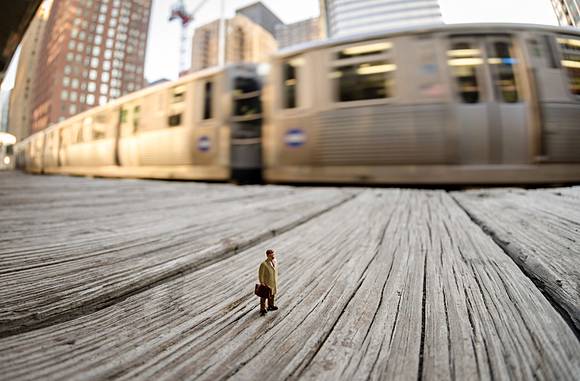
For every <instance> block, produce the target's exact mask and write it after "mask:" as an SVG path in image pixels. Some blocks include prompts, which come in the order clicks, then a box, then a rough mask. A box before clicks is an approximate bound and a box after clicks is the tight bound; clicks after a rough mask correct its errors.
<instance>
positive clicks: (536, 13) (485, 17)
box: [2, 0, 558, 89]
mask: <svg viewBox="0 0 580 381" xmlns="http://www.w3.org/2000/svg"><path fill="white" fill-rule="evenodd" d="M201 1H202V0H185V4H186V8H187V9H188V10H189V11H191V10H193V9H194V8H195V7H196V6H197V5H198V4H200V3H201ZM256 1H257V0H224V2H225V12H224V13H225V16H226V17H231V16H232V15H233V14H234V12H235V10H236V9H238V8H241V7H243V6H245V5H248V4H252V3H254V2H256ZM175 2H176V0H153V9H152V12H151V20H150V25H149V37H148V43H147V52H146V57H145V77H146V79H147V80H148V81H150V82H153V81H155V80H158V79H161V78H167V79H175V78H177V76H178V72H179V46H180V35H181V26H180V25H179V23H178V22H177V21H173V22H169V21H168V16H169V13H170V10H171V5H172V4H174V3H175ZM262 2H263V3H264V4H265V5H266V6H267V7H269V8H270V9H271V10H272V11H273V12H274V13H275V14H276V15H278V17H279V18H280V19H281V20H282V21H284V22H286V23H290V22H295V21H299V20H303V19H307V18H310V17H315V16H318V15H319V12H320V8H319V1H318V0H262ZM220 3H221V0H206V1H205V4H204V5H203V6H202V7H201V8H200V9H199V11H198V12H197V14H196V15H195V19H194V21H193V22H192V23H191V24H190V26H189V28H188V44H187V61H186V62H187V64H188V65H189V62H190V60H191V57H190V51H191V50H190V49H191V36H192V35H193V32H194V29H195V27H196V26H199V25H203V24H206V23H208V22H210V21H213V20H215V19H217V18H219V17H220ZM439 4H440V6H441V12H442V13H443V21H444V22H446V23H462V22H523V23H536V24H548V25H557V24H558V21H557V19H556V16H555V14H554V10H553V8H552V5H551V3H550V0H439ZM14 61H15V60H13V62H12V64H11V67H10V69H9V72H8V73H7V78H6V80H5V81H4V82H3V84H2V88H3V89H9V88H11V87H12V85H13V80H14V75H15V66H16V65H15V64H14Z"/></svg>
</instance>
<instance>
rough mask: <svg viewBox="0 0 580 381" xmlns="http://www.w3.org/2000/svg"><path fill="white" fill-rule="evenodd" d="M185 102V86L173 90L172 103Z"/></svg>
mask: <svg viewBox="0 0 580 381" xmlns="http://www.w3.org/2000/svg"><path fill="white" fill-rule="evenodd" d="M184 100H185V86H178V87H175V88H174V89H173V96H172V98H171V103H180V102H183V101H184Z"/></svg>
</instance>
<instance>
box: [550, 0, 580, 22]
mask: <svg viewBox="0 0 580 381" xmlns="http://www.w3.org/2000/svg"><path fill="white" fill-rule="evenodd" d="M552 5H553V6H554V11H555V12H556V16H557V17H558V21H559V22H560V25H568V26H576V27H580V0H552Z"/></svg>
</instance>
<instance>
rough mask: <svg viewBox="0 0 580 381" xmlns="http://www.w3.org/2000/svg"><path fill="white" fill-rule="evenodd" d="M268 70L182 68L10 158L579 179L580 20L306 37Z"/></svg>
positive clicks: (137, 172)
mask: <svg viewBox="0 0 580 381" xmlns="http://www.w3.org/2000/svg"><path fill="white" fill-rule="evenodd" d="M271 64H272V65H271V70H270V74H269V77H268V80H267V81H266V86H265V88H264V89H263V92H262V91H261V80H260V76H259V75H258V74H257V70H256V66H255V65H249V64H248V65H246V64H243V65H232V66H228V67H226V68H223V69H214V70H208V71H204V72H200V73H196V74H192V75H189V76H186V77H183V78H181V79H179V80H177V81H175V82H171V83H166V84H162V85H158V86H155V87H151V88H147V89H144V90H141V91H138V92H136V93H133V94H130V95H128V96H125V97H123V98H120V99H118V100H116V101H113V102H112V103H110V104H107V105H103V106H100V107H97V108H94V109H92V110H89V111H86V112H84V113H82V114H79V115H77V116H74V117H72V118H70V119H68V120H65V121H63V122H61V123H59V124H57V125H54V126H52V127H50V128H48V129H47V130H45V131H42V132H40V133H37V134H35V135H33V136H31V137H29V138H28V139H27V140H25V141H23V142H22V143H20V145H19V147H17V154H16V156H17V162H18V163H21V164H22V165H23V166H24V167H25V168H26V169H27V170H29V171H32V172H45V173H69V174H80V175H93V176H118V177H144V178H177V179H195V180H224V181H225V180H241V181H247V180H255V179H259V178H260V175H262V176H263V179H264V180H265V181H266V182H271V183H292V182H296V183H299V182H308V183H323V182H327V183H341V182H342V183H375V184H395V183H398V184H522V183H525V184H532V183H566V182H578V181H580V32H579V31H578V29H572V28H558V27H547V26H538V25H522V24H479V25H478V24H469V25H440V26H432V27H424V28H419V29H417V28H414V29H406V30H398V31H390V32H385V33H381V34H372V35H365V36H353V37H348V38H341V39H334V40H327V41H321V42H316V43H311V44H308V45H304V46H301V47H297V48H293V49H290V50H286V51H282V52H279V53H277V54H276V55H275V56H274V57H272V61H271ZM262 93H263V96H262ZM261 104H263V105H264V114H263V118H262V111H261Z"/></svg>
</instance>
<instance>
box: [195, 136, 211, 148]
mask: <svg viewBox="0 0 580 381" xmlns="http://www.w3.org/2000/svg"><path fill="white" fill-rule="evenodd" d="M210 148H211V142H210V140H209V137H208V136H205V135H204V136H200V137H199V139H197V149H198V150H200V151H202V152H207V151H209V149H210Z"/></svg>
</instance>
